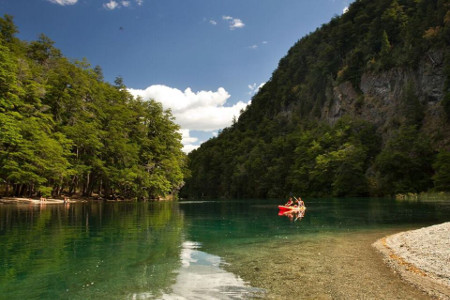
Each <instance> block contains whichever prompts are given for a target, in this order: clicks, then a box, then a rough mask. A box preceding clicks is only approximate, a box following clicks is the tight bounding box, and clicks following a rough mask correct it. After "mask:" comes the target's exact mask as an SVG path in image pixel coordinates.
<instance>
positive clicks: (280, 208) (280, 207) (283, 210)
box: [278, 205, 306, 212]
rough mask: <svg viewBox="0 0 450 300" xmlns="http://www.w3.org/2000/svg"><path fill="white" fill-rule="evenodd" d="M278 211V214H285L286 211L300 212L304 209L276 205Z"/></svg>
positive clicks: (301, 207)
mask: <svg viewBox="0 0 450 300" xmlns="http://www.w3.org/2000/svg"><path fill="white" fill-rule="evenodd" d="M278 209H279V210H280V212H287V211H302V210H305V209H306V207H304V206H300V207H298V206H285V205H278Z"/></svg>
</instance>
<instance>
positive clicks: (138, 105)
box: [0, 15, 186, 199]
mask: <svg viewBox="0 0 450 300" xmlns="http://www.w3.org/2000/svg"><path fill="white" fill-rule="evenodd" d="M17 33H18V28H17V27H16V25H15V24H14V21H13V17H12V16H10V15H4V17H3V18H0V196H23V197H39V196H44V197H49V196H52V197H61V195H77V196H81V197H92V196H94V195H95V196H96V197H101V198H124V199H150V198H157V197H164V196H167V195H170V194H175V195H176V194H177V192H178V191H179V189H180V188H181V186H182V185H183V183H184V182H183V180H184V173H185V172H186V155H185V154H184V153H183V152H182V145H181V134H180V133H179V126H178V125H176V124H175V123H174V118H173V116H172V114H171V112H170V111H168V110H164V109H163V107H162V105H161V104H160V103H157V102H155V101H143V100H142V99H139V98H137V99H135V98H133V96H132V95H131V94H130V93H129V92H128V91H127V88H126V86H125V85H124V83H123V79H122V78H120V77H118V78H116V80H115V82H114V84H110V83H107V82H105V80H104V79H103V75H102V69H101V67H99V66H95V67H91V66H90V64H89V63H88V62H87V61H86V60H85V59H83V60H73V59H68V58H66V57H64V56H63V55H62V53H61V51H60V50H59V49H57V48H55V47H54V42H53V41H52V40H51V39H50V38H49V37H47V36H45V35H44V34H41V35H40V36H39V37H38V39H37V40H36V41H32V42H26V41H21V40H19V39H18V38H17V37H16V34H17Z"/></svg>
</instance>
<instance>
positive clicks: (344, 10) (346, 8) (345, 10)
mask: <svg viewBox="0 0 450 300" xmlns="http://www.w3.org/2000/svg"><path fill="white" fill-rule="evenodd" d="M346 12H348V6H346V7H344V9H343V10H342V13H343V14H345V13H346Z"/></svg>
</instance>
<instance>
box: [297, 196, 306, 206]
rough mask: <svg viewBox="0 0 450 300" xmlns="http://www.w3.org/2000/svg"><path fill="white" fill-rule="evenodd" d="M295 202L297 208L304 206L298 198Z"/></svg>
mask: <svg viewBox="0 0 450 300" xmlns="http://www.w3.org/2000/svg"><path fill="white" fill-rule="evenodd" d="M296 200H297V201H295V202H296V203H297V205H298V207H302V206H305V202H303V200H302V198H301V197H298V199H296Z"/></svg>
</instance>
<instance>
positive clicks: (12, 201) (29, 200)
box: [0, 197, 88, 204]
mask: <svg viewBox="0 0 450 300" xmlns="http://www.w3.org/2000/svg"><path fill="white" fill-rule="evenodd" d="M84 202H88V201H87V200H85V199H77V200H74V199H69V200H66V201H64V200H61V199H53V198H48V199H46V200H45V201H41V200H40V199H33V198H16V197H5V198H0V203H2V204H68V203H84Z"/></svg>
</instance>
